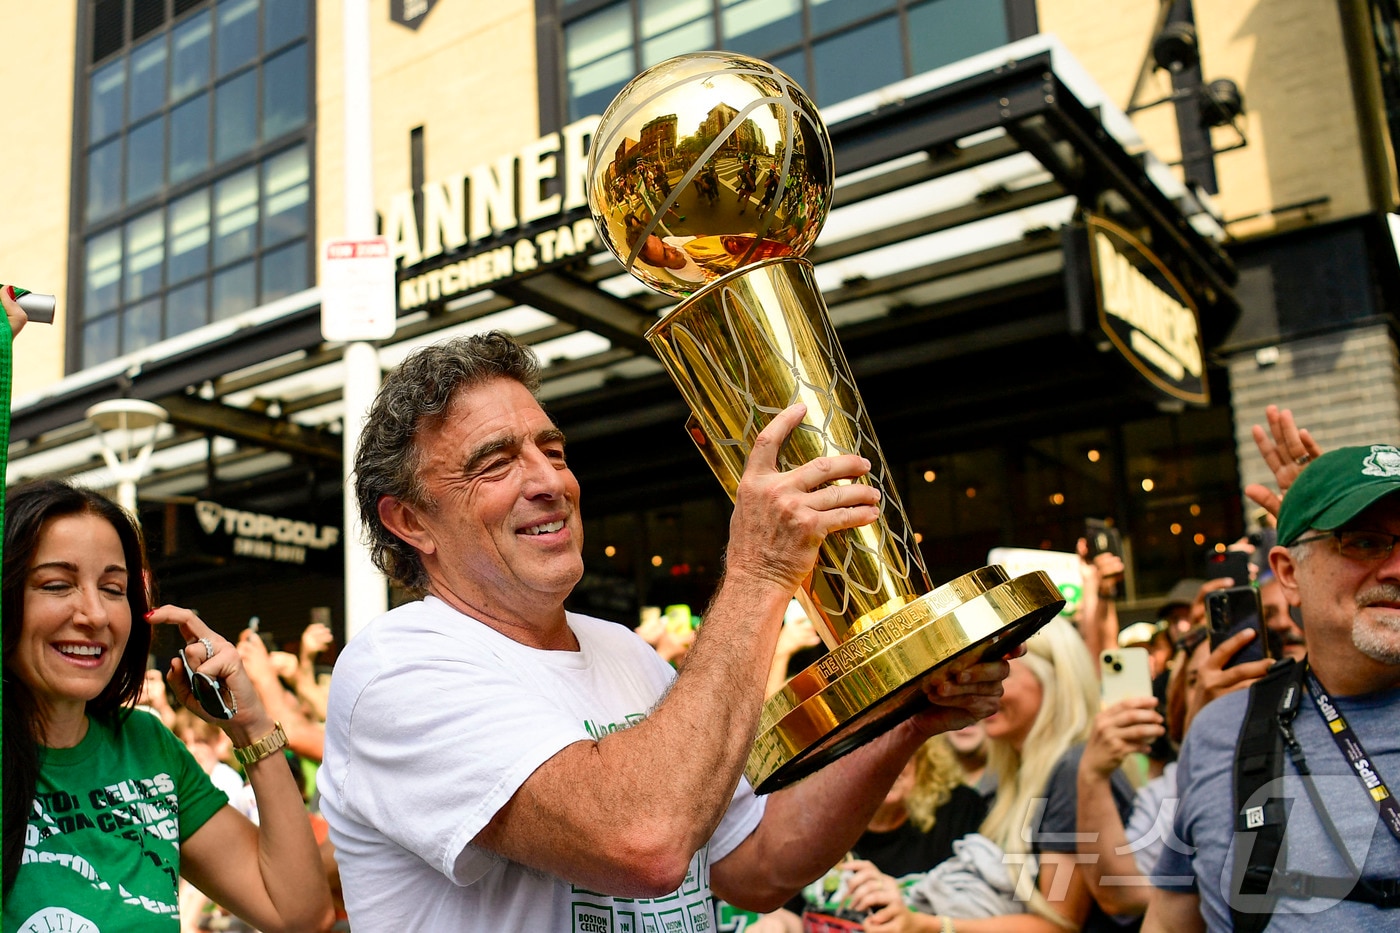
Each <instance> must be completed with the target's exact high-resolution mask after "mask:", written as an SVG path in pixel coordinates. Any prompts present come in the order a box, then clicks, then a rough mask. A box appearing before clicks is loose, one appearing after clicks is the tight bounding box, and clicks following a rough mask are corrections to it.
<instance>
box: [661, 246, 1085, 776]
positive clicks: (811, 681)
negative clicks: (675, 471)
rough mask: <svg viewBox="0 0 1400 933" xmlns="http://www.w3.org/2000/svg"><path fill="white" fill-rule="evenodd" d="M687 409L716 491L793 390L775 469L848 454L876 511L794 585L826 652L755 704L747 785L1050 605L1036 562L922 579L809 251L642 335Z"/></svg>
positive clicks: (754, 269) (762, 268) (1012, 633)
mask: <svg viewBox="0 0 1400 933" xmlns="http://www.w3.org/2000/svg"><path fill="white" fill-rule="evenodd" d="M646 337H647V340H648V341H649V342H650V344H651V346H652V348H653V349H654V350H655V351H656V354H657V356H658V357H659V358H660V359H661V362H662V364H663V365H665V367H666V368H667V370H668V371H669V372H670V374H671V377H672V378H673V379H674V380H675V382H676V385H677V386H678V387H679V388H680V390H681V394H682V395H683V396H684V397H685V400H686V403H687V404H688V405H689V406H690V410H691V413H692V414H691V417H690V419H689V420H688V421H687V429H688V431H689V433H690V435H691V438H692V439H693V440H694V441H695V443H696V446H697V447H698V448H699V449H700V452H701V454H702V455H703V456H704V458H705V460H706V462H707V463H709V465H710V468H711V469H712V470H713V471H714V473H715V476H716V477H717V478H718V479H719V481H720V484H721V485H722V486H723V487H724V489H725V492H726V493H728V494H729V497H730V499H731V500H732V499H733V498H734V497H735V495H736V494H737V492H738V488H739V481H740V479H741V477H742V476H743V472H744V465H745V463H746V462H747V460H748V456H749V453H750V452H751V451H752V449H753V443H754V441H755V439H756V438H757V436H758V434H759V432H760V431H762V430H763V429H764V428H765V427H766V426H767V425H768V423H769V422H770V421H772V419H773V418H774V417H775V416H776V415H777V414H779V413H780V412H782V411H783V410H784V409H786V408H788V407H789V406H790V405H793V404H794V403H796V402H802V403H804V404H805V405H806V407H807V413H806V415H805V416H804V418H803V421H802V422H801V423H800V424H799V425H798V426H797V427H796V428H795V429H794V430H793V431H792V433H791V434H790V435H789V437H788V438H787V440H786V441H785V442H784V443H783V445H782V447H781V448H780V449H779V452H778V464H779V466H780V467H781V468H782V469H785V470H787V469H792V468H794V467H796V466H799V465H801V464H803V463H807V462H810V461H811V460H814V459H816V458H818V457H826V456H837V455H842V454H858V455H860V456H862V457H865V458H866V459H867V460H869V461H870V472H869V473H868V474H867V475H866V476H864V477H861V478H860V479H859V480H848V481H844V482H862V483H867V484H869V485H872V486H875V487H876V488H877V489H879V490H880V517H879V519H878V520H877V521H875V522H874V523H872V524H870V525H866V526H862V527H860V528H851V529H845V530H841V531H836V532H833V533H832V534H830V535H828V536H827V537H826V539H825V541H824V542H823V543H822V546H821V549H820V552H819V554H818V558H817V563H816V567H815V568H814V570H813V571H812V576H811V577H810V578H809V579H808V581H807V582H806V583H805V584H804V585H803V587H802V590H801V592H799V593H798V594H796V595H797V596H798V599H799V600H801V602H802V604H803V608H804V609H805V610H806V611H807V614H808V616H809V617H810V618H811V620H812V623H813V625H814V626H815V627H816V629H817V631H818V632H819V633H820V634H821V637H822V640H823V641H824V642H825V643H826V646H827V648H828V649H829V652H830V653H829V654H828V655H827V656H826V657H824V658H822V659H821V660H820V661H818V662H817V664H815V665H813V666H812V667H810V668H808V669H807V670H806V671H803V672H802V673H800V674H798V675H797V676H796V677H794V678H793V679H792V680H791V681H790V682H789V684H788V686H787V687H786V688H784V690H783V691H781V692H780V693H779V694H777V695H776V696H774V697H773V698H772V699H771V700H769V702H768V703H767V704H766V705H765V707H764V711H763V718H762V721H761V724H760V727H759V734H758V738H757V741H756V743H755V745H754V749H753V751H752V753H751V754H750V757H749V764H748V767H747V769H746V771H745V773H746V774H747V775H748V777H749V780H750V782H751V783H752V784H753V785H754V787H755V788H756V789H757V790H758V791H759V792H760V793H767V792H769V791H772V790H775V789H777V788H778V787H781V786H783V785H785V784H788V783H791V782H792V781H794V780H797V779H798V778H800V777H802V776H804V775H806V774H809V773H811V772H812V771H814V770H816V769H817V768H820V767H821V766H823V765H824V764H826V763H827V762H829V761H831V760H833V759H834V758H837V757H839V756H841V755H843V754H845V753H846V752H847V751H850V750H851V749H852V748H855V747H856V746H858V745H860V744H861V743H863V742H865V741H868V740H869V739H870V738H872V737H873V736H874V735H876V734H878V733H879V732H880V731H883V730H884V729H886V728H888V727H889V726H890V725H892V724H893V723H895V722H897V721H899V720H900V719H903V718H907V717H908V716H909V715H912V714H913V713H914V712H916V711H917V710H918V709H919V708H921V706H923V705H926V704H927V701H926V700H925V698H924V694H923V692H922V691H921V690H920V689H919V684H920V682H921V681H922V679H923V678H924V676H925V675H926V674H928V673H929V672H930V671H932V670H934V669H935V668H937V667H939V666H941V665H944V664H947V663H948V662H950V661H952V660H953V659H954V658H957V657H959V656H961V655H963V654H965V653H967V652H971V651H977V652H981V653H982V654H984V655H987V656H992V655H995V654H999V653H1004V652H1005V651H1008V650H1010V649H1011V648H1012V647H1014V646H1015V645H1016V644H1019V643H1020V642H1021V641H1022V640H1024V639H1025V638H1026V637H1027V636H1029V635H1030V634H1031V633H1032V632H1034V631H1035V630H1036V629H1038V628H1040V626H1041V625H1044V624H1045V623H1046V622H1048V621H1049V620H1050V619H1051V618H1053V617H1054V616H1055V615H1056V614H1057V613H1058V612H1059V611H1060V609H1061V608H1062V607H1063V605H1064V601H1063V599H1062V598H1061V596H1060V593H1059V591H1058V590H1057V589H1056V588H1055V586H1054V585H1053V584H1052V583H1051V582H1050V579H1049V577H1048V576H1046V575H1045V574H1043V573H1036V574H1029V575H1027V576H1024V577H1020V578H1017V579H1016V580H1009V579H1008V578H1007V575H1006V572H1005V571H1004V570H1002V568H1000V567H986V568H983V569H981V570H978V571H975V572H973V573H970V574H967V575H965V576H962V577H959V578H957V579H956V580H954V581H952V582H950V583H947V584H945V585H943V586H941V587H938V588H937V589H935V588H934V587H933V586H932V585H931V583H930V581H929V578H928V572H927V571H926V570H925V568H924V564H923V558H922V556H921V555H920V553H919V549H918V545H917V542H916V540H915V537H914V532H913V529H912V527H911V526H910V523H909V519H908V516H907V515H906V514H905V511H904V507H903V505H901V503H900V499H899V494H898V492H897V491H896V489H895V487H894V483H893V478H892V474H891V471H890V469H889V465H888V464H887V463H886V461H885V456H884V453H883V451H882V450H881V449H880V445H879V443H878V441H877V440H876V438H875V432H874V430H873V428H872V427H871V425H870V420H869V417H868V415H867V413H866V411H865V406H864V404H863V402H862V401H861V397H860V393H859V391H857V389H856V385H855V380H854V379H853V377H852V375H851V372H850V367H849V365H848V364H847V362H846V357H845V354H844V353H843V352H842V350H841V345H840V343H839V342H838V341H837V339H836V332H835V329H834V328H833V327H832V325H831V320H830V317H829V315H828V313H827V310H826V305H825V304H824V303H823V301H822V298H821V291H820V289H819V288H818V287H817V283H816V278H815V274H814V271H813V268H812V265H811V263H809V262H807V261H806V260H805V259H801V258H798V257H795V256H783V257H779V258H774V259H766V260H763V261H761V262H758V263H754V264H752V265H748V266H745V267H744V268H742V269H739V270H737V271H735V272H731V273H729V274H728V275H725V276H723V277H721V278H718V279H716V280H714V281H713V282H711V283H709V284H708V285H706V286H705V287H703V288H702V289H700V290H699V291H697V292H696V293H695V294H694V295H692V296H691V297H690V298H688V299H687V300H686V301H684V302H682V303H681V304H680V305H678V306H677V307H676V308H675V309H674V310H673V311H671V313H669V314H668V315H666V317H665V318H663V319H662V320H661V321H659V322H658V323H657V324H656V325H655V326H654V327H652V328H651V329H650V330H649V331H648V332H647V335H646Z"/></svg>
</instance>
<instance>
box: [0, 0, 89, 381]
mask: <svg viewBox="0 0 1400 933" xmlns="http://www.w3.org/2000/svg"><path fill="white" fill-rule="evenodd" d="M19 5H20V4H19V3H18V0H4V4H3V7H4V9H3V11H0V12H4V13H5V14H8V13H12V12H16V11H15V10H14V9H13V8H14V7H17V6H19ZM23 6H24V15H23V16H19V15H15V16H11V15H4V17H3V18H4V21H5V23H6V29H5V54H4V55H0V88H4V89H5V91H4V99H5V130H6V132H5V136H6V139H5V143H4V146H3V147H0V205H3V207H2V208H0V211H2V212H3V216H4V220H3V222H0V282H5V283H7V284H8V283H14V284H18V285H22V286H24V287H25V288H28V289H30V290H32V291H38V292H51V293H53V294H55V295H57V296H58V316H57V317H56V318H55V323H54V324H53V325H51V326H45V325H42V324H35V325H32V326H31V327H29V328H28V329H26V330H25V331H24V333H23V334H22V335H21V337H20V341H19V343H17V344H16V345H15V371H14V387H13V392H14V395H15V397H19V396H22V395H25V394H27V393H30V392H35V391H37V390H39V389H41V388H42V387H44V386H45V385H48V384H49V383H52V382H53V381H55V380H57V379H60V378H62V376H63V347H64V335H65V325H66V322H67V319H68V315H67V308H68V296H67V290H68V200H69V168H70V165H71V163H72V151H71V140H72V138H73V71H74V61H73V56H74V52H75V45H74V40H73V36H74V33H75V30H76V28H77V21H76V17H77V6H78V5H77V4H75V3H31V4H23Z"/></svg>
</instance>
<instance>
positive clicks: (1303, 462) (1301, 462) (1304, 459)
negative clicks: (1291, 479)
mask: <svg viewBox="0 0 1400 933" xmlns="http://www.w3.org/2000/svg"><path fill="white" fill-rule="evenodd" d="M1294 459H1295V460H1297V461H1298V466H1300V467H1304V466H1307V465H1308V464H1309V463H1311V462H1312V457H1311V456H1309V455H1308V454H1303V455H1302V456H1299V457H1295V458H1294Z"/></svg>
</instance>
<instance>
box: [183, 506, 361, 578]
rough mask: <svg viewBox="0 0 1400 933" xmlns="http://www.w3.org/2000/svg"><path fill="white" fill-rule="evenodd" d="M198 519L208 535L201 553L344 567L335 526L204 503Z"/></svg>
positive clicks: (197, 515) (204, 539)
mask: <svg viewBox="0 0 1400 933" xmlns="http://www.w3.org/2000/svg"><path fill="white" fill-rule="evenodd" d="M194 515H195V519H196V520H197V521H198V522H199V528H200V530H201V531H202V532H203V533H204V537H203V540H202V542H201V548H200V549H201V550H202V551H204V552H206V553H214V554H218V553H222V554H227V555H229V556H232V557H246V558H251V559H253V560H266V561H272V562H274V563H279V564H298V565H314V566H316V567H319V568H322V569H335V568H338V567H340V565H341V562H342V560H343V557H342V554H341V546H340V529H339V528H337V527H336V526H335V525H320V524H317V523H315V522H309V521H302V520H299V519H294V518H285V517H282V516H278V515H265V514H263V513H260V512H250V511H245V510H242V509H234V508H229V507H228V506H223V505H220V504H219V503H217V502H210V501H208V500H205V499H201V500H199V501H198V502H196V503H195V504H194Z"/></svg>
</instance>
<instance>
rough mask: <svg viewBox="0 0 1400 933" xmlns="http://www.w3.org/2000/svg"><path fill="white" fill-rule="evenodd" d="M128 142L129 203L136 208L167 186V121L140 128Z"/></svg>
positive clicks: (127, 174)
mask: <svg viewBox="0 0 1400 933" xmlns="http://www.w3.org/2000/svg"><path fill="white" fill-rule="evenodd" d="M126 140H127V142H126V202H127V203H128V204H135V203H137V202H138V201H140V200H142V199H143V198H148V197H150V196H151V195H153V194H155V193H156V192H157V191H159V190H160V188H161V185H163V184H164V183H165V117H156V118H155V119H153V120H151V121H150V122H149V123H144V124H142V125H141V126H138V127H137V128H136V129H134V130H132V131H131V133H130V134H128V135H127V137H126Z"/></svg>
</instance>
